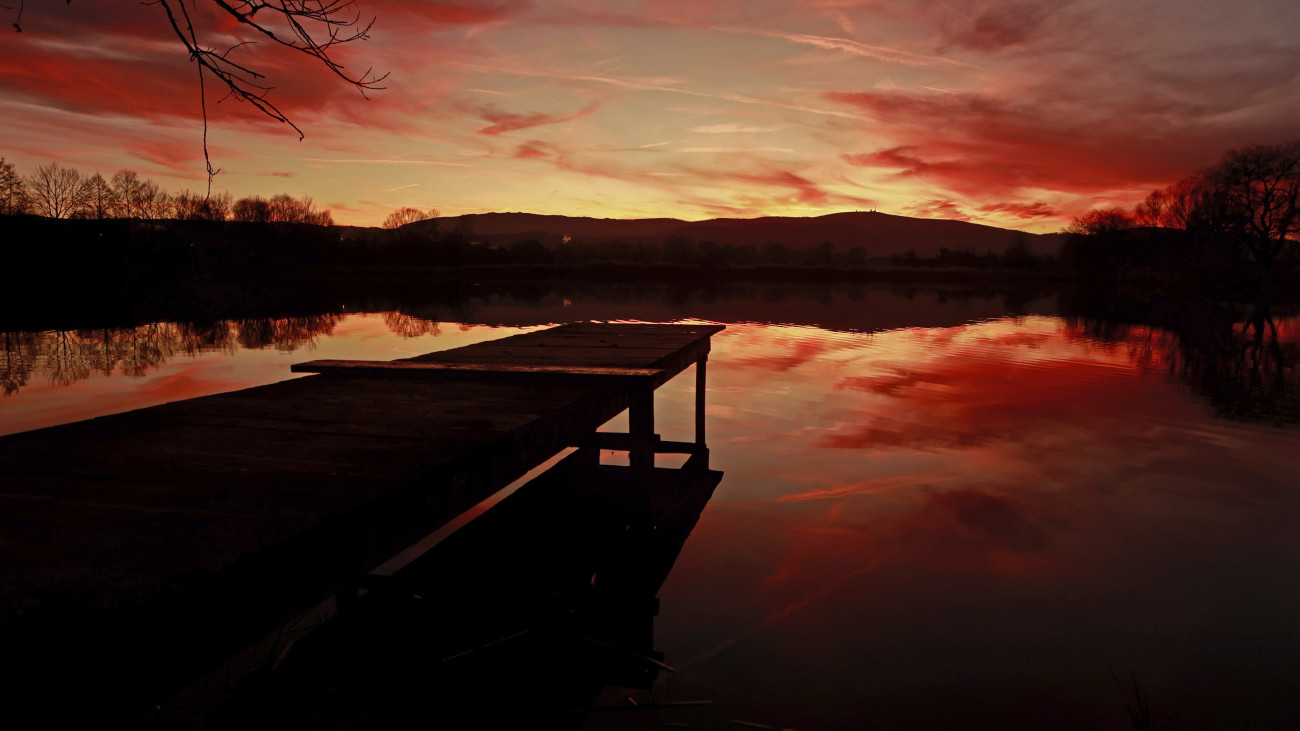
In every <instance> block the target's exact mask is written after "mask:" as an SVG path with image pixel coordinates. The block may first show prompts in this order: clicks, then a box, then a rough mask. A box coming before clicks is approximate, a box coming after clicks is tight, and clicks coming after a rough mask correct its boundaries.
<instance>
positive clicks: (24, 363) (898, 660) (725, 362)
mask: <svg viewBox="0 0 1300 731" xmlns="http://www.w3.org/2000/svg"><path fill="white" fill-rule="evenodd" d="M1038 294H1041V293H1028V294H1026V293H1015V294H1013V295H1000V294H990V293H978V294H972V293H970V292H960V291H952V290H950V291H946V292H937V291H896V290H889V289H877V288H871V287H841V288H826V287H813V286H781V285H752V286H748V287H735V288H729V289H726V290H722V291H719V290H713V291H691V290H683V289H663V288H654V287H627V288H616V287H612V288H605V289H598V290H581V291H578V290H574V291H566V290H564V289H557V290H548V289H546V288H544V287H543V288H539V289H538V290H537V291H535V292H533V293H531V294H530V295H529V296H527V297H520V296H505V295H499V294H488V293H486V292H484V293H480V294H478V295H476V296H474V297H470V298H467V299H464V300H462V301H460V302H459V303H458V304H457V305H456V306H454V307H448V306H447V305H446V303H445V302H444V303H439V304H437V305H431V304H427V303H424V304H421V302H420V301H419V300H418V299H416V300H415V301H411V302H401V301H396V302H389V303H382V304H383V307H384V308H385V309H378V308H376V307H374V303H348V302H339V303H337V305H333V306H331V307H330V308H328V309H324V310H320V311H318V312H316V313H315V314H305V315H296V316H287V315H283V316H274V317H248V316H247V313H241V315H240V316H239V317H237V318H234V319H222V318H211V319H208V320H205V321H204V322H203V323H201V324H196V323H183V324H182V323H177V322H153V323H148V324H143V325H139V326H134V327H126V328H114V327H99V328H98V329H88V330H72V331H57V330H53V331H42V332H21V331H16V332H10V333H5V334H3V335H0V338H3V343H2V344H3V353H2V355H3V358H4V360H3V361H0V381H2V382H3V384H4V390H5V391H6V393H7V394H8V395H6V396H4V397H3V398H2V399H0V433H10V432H14V431H21V430H25V429H31V428H37V427H40V426H47V425H51V424H57V423H64V422H66V421H71V420H76V419H81V418H88V417H91V416H95V415H99V414H104V413H112V412H116V411H122V410H128V409H132V408H137V407H140V406H145V405H150V404H155V403H161V402H164V401H169V400H175V399H178V398H187V397H192V396H196V395H200V394H205V393H213V392H218V391H224V390H230V389H234V388H240V387H245V386H250V385H254V384H260V383H267V382H272V381H276V380H281V379H283V378H287V377H289V373H288V365H289V364H291V363H293V362H297V361H301V360H309V359H314V358H368V359H387V358H396V357H402V356H406V355H414V354H418V353H422V352H428V351H431V350H438V349H444V348H450V347H456V346H459V345H463V344H466V343H469V342H475V341H478V340H484V339H491V338H496V337H501V336H504V335H507V334H510V333H513V332H517V331H519V330H520V329H522V328H532V327H539V326H544V325H546V324H551V323H561V322H568V321H572V320H578V319H587V318H599V319H636V320H649V321H672V320H679V319H694V320H707V321H716V322H722V323H724V324H726V325H727V329H726V330H725V331H724V332H722V333H720V334H719V335H717V336H715V337H714V340H713V353H712V355H711V358H710V367H709V392H708V432H709V445H710V447H711V448H712V466H713V467H714V468H715V469H717V470H721V471H722V472H723V473H724V477H723V479H722V482H721V483H720V484H719V485H718V486H717V488H716V490H715V491H714V492H713V493H712V498H711V499H710V500H709V502H708V504H707V507H705V508H704V510H703V512H702V514H700V515H699V519H698V522H697V523H696V524H695V525H694V529H693V531H691V532H690V536H689V539H687V540H686V541H685V543H684V545H683V546H682V547H681V551H680V555H679V556H678V558H677V560H676V563H675V566H674V567H673V569H672V572H671V573H670V574H669V575H668V578H667V580H666V582H665V583H664V584H663V587H662V590H661V591H660V592H659V598H660V602H661V603H660V611H659V614H658V616H657V617H656V618H655V620H654V647H655V649H657V650H659V651H662V652H663V653H664V658H665V662H666V663H667V664H668V665H671V666H672V667H673V668H675V669H676V671H677V672H676V673H667V672H665V673H663V674H661V675H660V678H659V681H658V682H657V683H656V685H655V687H654V689H653V699H654V700H657V701H660V702H662V701H673V700H708V701H712V704H711V705H710V706H707V707H686V708H682V709H676V710H672V711H669V710H661V711H656V712H655V714H654V715H653V716H650V715H647V713H648V712H642V713H619V714H596V715H593V716H592V717H590V718H589V719H588V721H587V724H588V726H589V727H591V728H610V727H615V728H617V727H641V726H646V727H654V726H656V725H657V724H658V723H666V722H682V723H690V724H692V725H694V726H701V725H703V726H707V725H708V724H715V725H718V726H719V727H737V726H735V725H734V724H732V725H730V726H729V725H728V724H730V722H731V721H742V722H745V723H750V724H760V725H765V726H770V727H778V728H779V727H786V728H799V729H820V728H824V729H841V728H843V729H850V728H852V729H856V728H864V727H871V726H876V727H881V728H1089V729H1092V728H1134V727H1139V728H1141V727H1144V726H1142V725H1141V719H1139V720H1138V721H1137V722H1135V721H1133V720H1132V719H1131V718H1130V716H1129V715H1128V713H1129V711H1133V712H1134V713H1136V714H1138V715H1139V716H1141V715H1142V714H1143V713H1144V711H1143V708H1146V709H1147V710H1146V711H1145V712H1146V714H1147V716H1148V717H1149V720H1150V721H1151V722H1152V725H1151V726H1150V727H1160V724H1162V723H1163V722H1164V721H1166V720H1168V719H1170V718H1172V719H1173V720H1172V724H1171V725H1170V726H1169V728H1295V727H1296V726H1297V725H1300V700H1298V699H1300V629H1297V624H1296V621H1295V620H1296V617H1300V582H1297V581H1296V577H1297V576H1300V540H1297V538H1296V535H1297V534H1296V528H1295V526H1296V525H1298V524H1300V476H1298V474H1297V469H1296V467H1297V455H1300V432H1297V431H1296V429H1295V427H1296V425H1297V423H1300V397H1298V392H1300V372H1298V371H1297V352H1298V349H1300V320H1297V319H1296V318H1295V317H1294V316H1293V314H1292V313H1290V312H1288V311H1285V310H1283V309H1281V308H1273V309H1271V310H1268V311H1264V310H1260V309H1258V308H1251V307H1237V306H1227V305H1219V304H1214V303H1204V302H1197V303H1188V302H1164V303H1145V304H1142V305H1134V304H1131V303H1128V304H1125V303H1119V302H1097V301H1087V300H1085V299H1081V298H1080V297H1078V296H1077V295H1075V294H1068V293H1066V294H1055V293H1047V294H1042V296H1036V295H1038ZM358 309H359V310H361V311H356V310H358ZM450 315H454V316H450ZM657 399H658V400H657V403H658V409H659V413H658V417H657V419H658V421H657V424H658V426H659V428H660V431H661V432H662V433H663V436H664V438H666V439H688V438H690V435H691V429H692V427H693V421H692V407H693V404H694V393H693V381H692V379H689V378H679V379H677V380H676V381H674V382H672V383H670V384H668V385H667V386H665V387H664V388H662V389H661V390H660V391H659V394H658V397H657ZM617 421H618V420H617V419H616V422H617ZM615 426H617V424H611V426H610V428H613V427H615ZM1135 685H1136V691H1135ZM425 692H427V691H425ZM435 695H436V693H435ZM1139 695H1140V697H1141V701H1139V699H1138V696H1139ZM606 700H607V701H608V702H616V701H618V697H617V696H616V697H615V698H614V700H613V701H610V700H609V699H606ZM642 700H643V701H644V700H645V699H644V698H642ZM434 701H435V699H433V698H431V700H430V703H434ZM620 702H621V701H620ZM692 709H694V710H692ZM701 709H704V710H701ZM672 713H677V714H680V717H679V716H672V715H671V714H672Z"/></svg>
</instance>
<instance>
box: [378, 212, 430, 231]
mask: <svg viewBox="0 0 1300 731" xmlns="http://www.w3.org/2000/svg"><path fill="white" fill-rule="evenodd" d="M437 217H438V209H436V208H430V209H429V210H427V211H422V210H420V209H419V208H412V207H411V206H403V207H401V208H398V209H397V210H395V211H393V212H392V213H390V214H388V217H387V218H385V219H384V228H388V229H395V228H401V227H403V226H405V225H406V224H408V223H415V222H416V221H427V220H429V219H431V218H437Z"/></svg>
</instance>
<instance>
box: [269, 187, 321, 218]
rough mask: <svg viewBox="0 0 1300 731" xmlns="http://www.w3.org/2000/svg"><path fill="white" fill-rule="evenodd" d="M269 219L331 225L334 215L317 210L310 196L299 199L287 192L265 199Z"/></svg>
mask: <svg viewBox="0 0 1300 731" xmlns="http://www.w3.org/2000/svg"><path fill="white" fill-rule="evenodd" d="M267 205H268V207H269V219H268V220H270V221H273V222H277V223H312V224H316V225H317V226H333V225H334V217H333V216H331V215H330V212H329V211H328V210H323V211H321V210H317V209H316V204H315V202H313V201H312V199H311V197H310V196H303V197H302V198H301V199H297V198H294V197H293V196H291V195H289V194H287V193H279V194H277V195H274V196H271V200H269V201H267Z"/></svg>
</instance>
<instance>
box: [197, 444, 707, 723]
mask: <svg viewBox="0 0 1300 731" xmlns="http://www.w3.org/2000/svg"><path fill="white" fill-rule="evenodd" d="M593 456H594V455H590V454H584V453H583V452H582V450H579V451H578V452H575V453H574V454H572V455H570V456H568V457H566V458H564V459H563V460H562V461H560V462H559V463H558V464H556V465H555V466H554V467H552V468H551V469H550V470H548V471H547V472H545V473H544V474H542V475H541V476H539V477H537V478H535V479H534V480H532V481H531V482H529V483H528V484H526V485H524V486H523V487H521V488H520V489H519V490H518V491H516V492H514V493H513V494H511V495H510V496H508V497H506V498H505V499H504V500H502V501H501V502H500V503H499V504H497V505H495V506H494V507H492V508H491V509H489V510H488V511H487V512H486V513H485V514H483V515H482V516H480V517H478V518H476V519H475V520H474V521H473V522H471V523H469V524H468V525H467V526H465V527H464V528H462V529H461V530H459V531H457V532H455V533H453V534H452V535H451V536H449V537H448V538H447V539H445V540H444V541H442V542H440V543H438V544H437V545H436V546H434V547H433V548H432V549H431V550H429V551H428V552H427V553H425V554H424V555H422V556H420V557H419V558H417V559H415V560H414V561H412V562H411V563H409V564H408V565H406V566H405V567H403V568H401V569H400V570H398V571H396V572H395V573H393V574H392V575H391V576H388V577H382V578H381V577H371V578H372V582H371V583H370V584H368V585H367V586H366V587H364V591H362V592H361V596H360V597H359V598H358V599H356V600H355V602H354V603H353V604H352V605H351V606H347V607H346V608H342V609H340V612H339V614H338V615H337V616H336V617H335V618H334V619H332V620H330V621H329V622H327V623H325V624H324V625H323V626H321V627H320V628H319V629H316V630H315V631H313V632H312V633H310V634H308V635H307V636H306V637H305V638H304V639H302V640H300V641H298V642H297V643H296V644H294V645H293V647H292V649H291V651H290V652H289V653H288V655H287V657H286V658H285V659H284V660H283V661H282V662H281V663H279V665H278V666H277V667H276V668H275V670H274V671H271V672H269V673H267V674H265V675H264V676H263V677H260V678H255V679H254V680H252V681H250V682H246V683H245V684H244V687H243V688H242V689H241V692H239V693H237V694H236V695H234V696H233V697H232V698H230V699H228V700H226V701H225V702H224V703H222V704H219V705H217V706H215V707H213V708H210V709H206V710H205V711H203V715H206V716H207V727H216V728H221V727H231V728H243V727H246V726H247V724H249V723H250V722H256V723H258V724H267V723H270V724H273V725H281V726H284V727H299V726H304V725H306V726H310V727H316V726H320V725H325V726H333V725H340V726H348V727H367V728H396V727H399V726H400V725H402V724H403V723H407V722H410V720H411V719H415V718H420V719H426V720H428V721H429V722H430V723H431V724H433V725H435V726H437V725H439V724H440V723H445V722H447V721H448V720H449V719H456V722H457V723H461V722H464V719H469V720H471V724H470V726H471V727H476V728H494V727H502V726H499V725H497V724H501V723H503V722H513V723H516V724H518V725H516V726H513V727H515V728H565V727H570V728H577V727H578V726H579V725H580V724H581V723H582V721H583V718H584V717H585V716H586V715H587V713H588V711H589V710H590V709H591V708H592V706H593V704H595V703H596V700H597V698H598V696H599V695H600V693H601V691H602V689H604V688H605V687H606V686H619V687H630V688H642V689H648V688H650V687H651V685H652V684H653V683H654V681H655V679H656V677H657V676H658V675H659V674H660V673H661V672H671V668H670V667H669V665H670V663H671V660H669V662H668V663H667V664H666V663H665V662H664V659H663V656H662V655H661V654H660V653H658V652H655V647H654V631H653V623H654V618H655V615H657V614H658V599H657V598H656V595H657V594H658V591H659V587H660V585H661V584H662V583H663V581H664V579H665V578H667V576H668V573H669V571H670V570H671V569H672V566H673V563H674V561H675V560H676V558H677V555H678V553H679V552H680V551H681V549H682V546H683V544H684V543H685V542H686V540H687V538H688V537H689V536H690V534H691V531H692V529H693V528H694V526H695V523H696V521H697V520H698V518H699V516H700V513H701V511H703V509H704V506H705V504H706V503H707V502H708V501H709V498H710V496H711V495H712V494H713V491H714V488H715V487H716V486H717V485H718V483H719V481H720V480H721V478H722V473H721V472H718V471H715V470H710V469H708V467H707V453H703V454H702V455H701V456H700V457H692V458H691V459H689V460H687V462H686V463H685V464H684V465H683V466H682V467H681V468H677V469H669V468H663V467H660V468H656V469H655V470H654V471H653V472H652V473H650V475H649V476H648V479H646V477H647V476H646V475H645V474H641V475H640V477H638V475H637V474H636V473H634V472H633V470H632V468H630V467H623V466H617V465H610V464H605V465H597V464H592V461H591V458H592V457H593Z"/></svg>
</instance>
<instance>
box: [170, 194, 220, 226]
mask: <svg viewBox="0 0 1300 731" xmlns="http://www.w3.org/2000/svg"><path fill="white" fill-rule="evenodd" d="M171 204H172V209H173V211H174V213H175V216H176V218H177V220H180V221H224V220H226V219H227V218H228V217H229V215H230V194H229V193H222V194H221V195H200V194H198V193H191V192H190V191H188V190H182V191H181V192H179V193H177V194H176V195H173V196H172V198H171Z"/></svg>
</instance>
